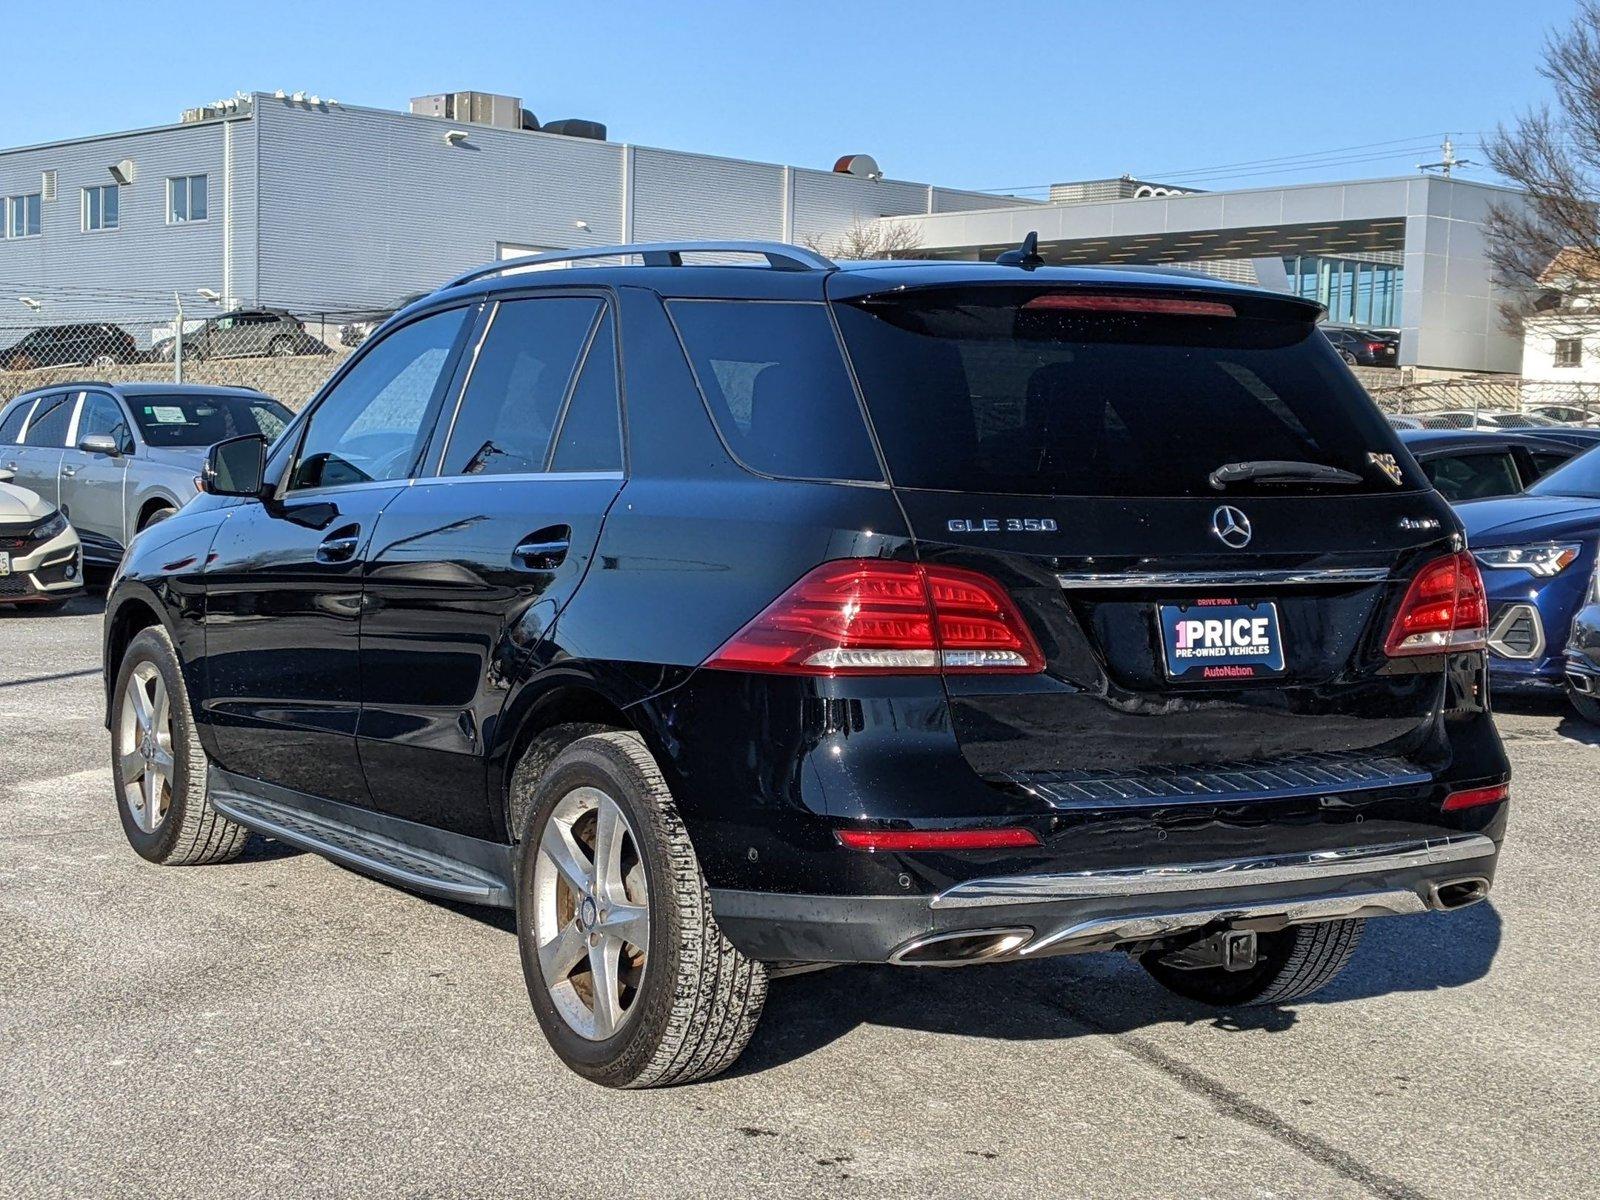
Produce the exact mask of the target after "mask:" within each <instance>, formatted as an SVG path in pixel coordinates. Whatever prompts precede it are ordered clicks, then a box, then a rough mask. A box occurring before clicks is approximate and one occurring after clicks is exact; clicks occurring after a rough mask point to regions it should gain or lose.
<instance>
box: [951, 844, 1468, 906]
mask: <svg viewBox="0 0 1600 1200" xmlns="http://www.w3.org/2000/svg"><path fill="white" fill-rule="evenodd" d="M1494 852H1495V846H1494V842H1493V841H1491V840H1490V839H1489V838H1487V837H1485V836H1484V835H1483V834H1481V833H1473V834H1464V835H1462V836H1460V837H1446V838H1435V839H1429V840H1426V841H1417V842H1386V843H1384V844H1382V845H1377V846H1355V847H1349V848H1346V849H1337V850H1319V851H1315V852H1310V853H1305V854H1279V855H1271V856H1262V857H1258V858H1232V859H1223V860H1221V861H1218V862H1206V863H1175V864H1172V865H1170V866H1162V867H1134V868H1124V869H1119V870H1114V871H1069V872H1058V873H1053V874H1048V875H1007V876H1000V877H996V878H992V879H971V880H968V881H967V882H965V883H958V884H956V885H955V886H954V887H952V888H948V889H947V890H945V891H943V892H941V893H939V895H937V896H935V897H934V898H933V899H932V901H930V907H932V908H976V907H981V906H985V905H994V904H1031V903H1039V902H1048V901H1055V900H1087V899H1093V898H1096V897H1106V896H1152V897H1161V896H1169V895H1174V894H1181V893H1185V892H1201V891H1209V890H1215V889H1225V888H1234V887H1260V886H1267V885H1271V884H1278V883H1317V882H1322V881H1325V880H1330V879H1341V878H1346V877H1349V876H1352V875H1369V874H1379V873H1382V872H1384V871H1393V870H1404V869H1407V868H1411V867H1424V866H1438V865H1443V864H1446V863H1455V862H1465V861H1467V860H1469V859H1475V858H1485V857H1489V856H1491V855H1493V854H1494ZM1281 907H1282V905H1281V904H1280V905H1279V906H1278V909H1281ZM1278 909H1274V911H1278Z"/></svg>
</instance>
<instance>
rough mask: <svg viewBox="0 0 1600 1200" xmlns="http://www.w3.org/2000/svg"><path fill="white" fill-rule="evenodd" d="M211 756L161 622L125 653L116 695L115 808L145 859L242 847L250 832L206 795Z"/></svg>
mask: <svg viewBox="0 0 1600 1200" xmlns="http://www.w3.org/2000/svg"><path fill="white" fill-rule="evenodd" d="M136 693H137V694H136ZM140 697H142V704H141V700H140ZM207 761H208V760H207V759H206V752H205V751H204V750H203V749H202V748H201V746H200V739H199V737H198V736H196V734H195V728H194V714H193V710H192V709H191V708H190V707H189V691H188V689H187V688H186V687H185V686H184V682H183V670H182V668H181V667H180V666H179V664H178V653H177V651H176V650H175V649H174V648H173V645H172V639H171V638H170V637H168V636H167V631H166V630H165V629H163V628H162V627H161V626H159V625H152V626H150V627H149V628H148V629H141V630H140V631H139V632H138V633H137V634H135V635H134V638H133V640H132V641H131V642H129V643H128V650H127V653H126V654H124V655H123V657H122V664H121V666H120V667H118V669H117V682H116V690H115V691H114V692H112V701H111V774H112V779H113V780H114V781H115V784H116V789H117V815H118V816H119V817H120V818H121V819H122V831H123V833H125V834H126V835H127V837H128V844H129V845H131V846H132V847H133V848H134V850H136V851H137V852H138V853H139V855H140V857H141V858H145V859H148V860H149V861H150V862H153V863H161V864H163V865H166V866H194V865H199V864H209V863H221V862H227V861H229V860H230V859H235V858H238V857H239V855H240V854H241V853H242V852H243V850H244V844H245V839H246V838H247V837H248V836H249V832H248V831H247V830H246V829H245V828H244V826H242V825H236V824H234V823H233V822H232V821H230V820H228V819H227V818H226V817H224V816H222V815H221V814H220V813H218V812H217V811H216V809H214V808H212V807H211V802H210V800H209V799H207V797H206V770H207Z"/></svg>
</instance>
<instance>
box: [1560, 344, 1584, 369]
mask: <svg viewBox="0 0 1600 1200" xmlns="http://www.w3.org/2000/svg"><path fill="white" fill-rule="evenodd" d="M1556 366H1558V367H1581V366H1583V339H1582V338H1557V339H1556Z"/></svg>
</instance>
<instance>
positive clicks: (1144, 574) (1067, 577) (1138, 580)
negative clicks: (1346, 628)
mask: <svg viewBox="0 0 1600 1200" xmlns="http://www.w3.org/2000/svg"><path fill="white" fill-rule="evenodd" d="M1388 578H1389V568H1388V567H1320V568H1319V567H1305V568H1299V569H1294V570H1263V569H1257V570H1249V571H1116V572H1104V573H1101V572H1094V571H1073V572H1067V573H1065V574H1061V575H1057V576H1056V581H1057V582H1058V583H1059V584H1060V585H1061V586H1062V587H1064V588H1212V587H1241V586H1245V587H1247V586H1251V585H1256V584H1260V585H1267V586H1273V587H1284V586H1290V587H1292V586H1296V585H1300V584H1314V583H1383V582H1384V581H1385V580H1387V579H1388Z"/></svg>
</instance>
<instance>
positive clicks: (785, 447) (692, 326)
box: [669, 300, 883, 482]
mask: <svg viewBox="0 0 1600 1200" xmlns="http://www.w3.org/2000/svg"><path fill="white" fill-rule="evenodd" d="M669 309H670V312H671V314H672V320H673V323H674V324H675V325H676V326H677V329H678V334H679V336H680V337H681V338H682V340H683V346H684V350H685V351H686V352H687V353H688V355H689V363H690V366H692V367H693V369H694V375H695V380H696V381H697V382H698V383H699V385H700V393H701V395H702V396H703V397H704V399H705V402H706V407H707V408H708V409H709V410H710V412H711V417H712V420H713V421H714V422H715V423H716V426H717V430H718V432H719V433H721V435H722V440H723V441H724V442H725V443H726V444H727V446H728V449H729V450H730V451H732V453H733V455H734V457H735V458H737V459H738V460H739V461H740V462H741V463H743V464H744V465H745V466H746V467H749V468H750V469H751V470H754V471H758V472H760V473H761V474H763V475H777V476H782V477H784V478H789V479H839V480H858V481H871V482H879V481H881V480H882V479H883V473H882V471H881V470H880V469H879V467H878V460H877V455H876V454H875V453H874V452H873V449H872V443H871V441H870V440H869V439H868V437H867V430H866V425H865V423H864V422H863V420H862V417H861V405H860V403H859V402H858V401H857V399H856V393H855V389H854V387H852V385H851V383H850V376H849V373H848V371H847V370H846V368H845V363H844V359H843V356H842V355H841V354H840V352H839V339H838V337H837V336H836V335H835V334H834V330H833V323H832V321H830V320H829V318H828V308H827V306H826V305H824V304H816V303H789V302H774V301H755V300H675V301H673V302H672V303H671V305H670V306H669Z"/></svg>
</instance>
